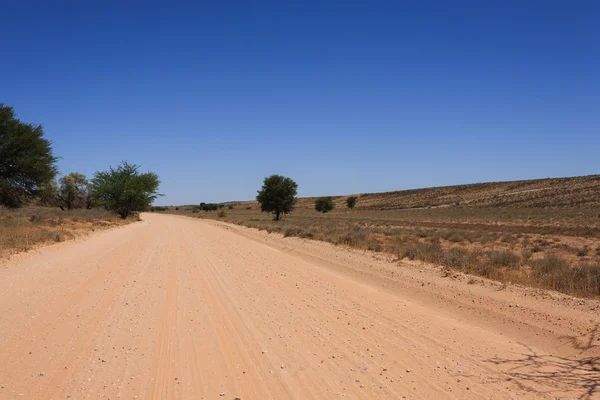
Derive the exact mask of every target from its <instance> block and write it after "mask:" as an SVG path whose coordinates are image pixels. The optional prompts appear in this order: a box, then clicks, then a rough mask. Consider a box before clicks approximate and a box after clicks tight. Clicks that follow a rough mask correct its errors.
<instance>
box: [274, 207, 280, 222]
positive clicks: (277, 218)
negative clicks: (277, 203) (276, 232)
mask: <svg viewBox="0 0 600 400" xmlns="http://www.w3.org/2000/svg"><path fill="white" fill-rule="evenodd" d="M280 214H281V212H280V211H279V210H277V211H275V221H279V215H280Z"/></svg>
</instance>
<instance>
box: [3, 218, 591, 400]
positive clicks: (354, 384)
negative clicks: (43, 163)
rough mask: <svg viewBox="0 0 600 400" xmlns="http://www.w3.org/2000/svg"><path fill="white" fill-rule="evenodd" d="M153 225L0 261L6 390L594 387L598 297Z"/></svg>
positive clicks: (310, 245) (298, 392) (311, 394)
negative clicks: (576, 296) (475, 281)
mask: <svg viewBox="0 0 600 400" xmlns="http://www.w3.org/2000/svg"><path fill="white" fill-rule="evenodd" d="M142 219H143V221H142V222H138V223H135V224H131V225H128V226H125V227H122V228H120V229H116V230H111V231H105V232H98V233H95V234H94V235H92V236H90V237H89V238H88V239H86V240H83V241H77V242H65V243H60V244H56V245H54V246H49V247H45V248H41V249H37V250H33V251H31V252H28V253H22V254H20V255H17V256H15V257H13V258H12V259H11V260H9V261H5V262H4V263H3V264H0V358H1V360H0V361H1V362H0V398H2V399H23V398H24V399H65V398H70V399H84V398H92V399H100V398H110V399H115V398H126V399H135V398H138V399H202V398H204V399H221V398H224V399H235V398H240V399H286V398H296V399H309V398H316V399H334V398H343V397H347V398H361V399H373V398H381V399H383V398H388V399H401V398H407V399H419V398H420V399H444V398H448V399H457V398H458V399H517V398H519V399H522V398H540V399H556V398H565V399H566V398H579V399H588V398H597V397H598V394H599V393H598V390H599V388H598V385H599V382H600V364H599V361H598V360H599V357H600V347H599V345H598V343H600V341H599V340H600V335H599V332H598V324H600V318H599V317H598V310H599V309H600V308H599V306H600V304H599V303H598V302H597V301H594V300H578V299H573V298H570V297H567V296H564V295H559V294H556V293H551V292H544V291H539V290H534V289H527V288H521V287H516V286H514V285H509V286H507V287H504V286H501V285H499V284H496V283H494V282H491V281H487V280H481V281H480V282H478V284H475V285H473V284H469V278H468V277H466V276H463V275H462V274H457V275H456V276H453V277H450V276H446V277H444V276H442V275H441V274H440V272H439V269H437V268H434V267H430V266H429V265H427V264H421V263H419V262H414V261H405V262H400V263H399V262H396V261H394V260H393V258H392V257H390V256H387V255H385V254H383V253H373V252H368V251H367V252H365V251H358V250H352V249H348V248H344V247H340V246H334V245H332V244H330V243H324V242H318V241H310V240H304V239H300V238H292V237H288V238H284V237H282V236H281V235H272V234H268V233H266V232H265V231H262V232H260V231H257V230H254V229H249V228H245V227H240V226H235V225H228V224H223V223H221V222H218V221H208V220H198V219H191V218H185V217H181V216H173V215H157V214H145V215H143V216H142Z"/></svg>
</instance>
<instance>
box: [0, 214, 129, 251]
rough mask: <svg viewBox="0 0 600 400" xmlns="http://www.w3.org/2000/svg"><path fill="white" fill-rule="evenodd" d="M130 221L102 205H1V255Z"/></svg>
mask: <svg viewBox="0 0 600 400" xmlns="http://www.w3.org/2000/svg"><path fill="white" fill-rule="evenodd" d="M131 221H133V220H131V219H130V220H122V219H121V218H119V217H118V216H116V215H114V214H112V213H110V212H108V211H105V210H101V209H91V210H88V209H76V210H75V209H74V210H70V211H61V210H60V209H58V208H51V207H37V206H25V207H22V208H19V209H16V210H11V209H7V208H4V207H0V258H2V257H6V256H9V255H11V254H14V253H18V252H21V251H27V250H30V249H32V248H34V247H36V246H38V245H41V244H44V243H55V242H62V241H65V240H69V239H73V238H75V237H77V236H79V235H81V234H85V233H89V232H93V231H95V230H99V229H106V228H110V227H114V226H119V225H122V224H126V223H129V222H131Z"/></svg>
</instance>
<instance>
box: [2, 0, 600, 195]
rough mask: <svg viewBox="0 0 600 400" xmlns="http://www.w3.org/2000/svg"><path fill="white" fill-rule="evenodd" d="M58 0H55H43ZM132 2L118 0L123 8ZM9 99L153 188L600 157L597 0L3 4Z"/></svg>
mask: <svg viewBox="0 0 600 400" xmlns="http://www.w3.org/2000/svg"><path fill="white" fill-rule="evenodd" d="M50 3H53V4H50ZM125 3H126V5H124V4H125ZM0 20H1V23H0V44H1V46H0V49H1V53H0V54H1V55H0V102H3V103H5V104H7V105H11V106H13V107H14V108H15V110H16V112H17V114H18V115H19V117H20V118H21V119H23V120H25V121H30V122H35V123H42V124H43V125H44V127H45V132H46V134H47V136H48V137H49V138H50V139H51V140H52V141H53V142H54V148H55V152H56V154H57V155H59V156H61V157H62V159H61V160H60V163H59V167H60V170H61V173H68V172H70V171H79V172H82V173H85V174H86V175H88V176H91V175H93V173H94V171H97V170H99V169H106V168H107V167H108V166H110V165H113V166H114V165H116V164H117V163H118V162H119V161H121V160H125V159H126V160H128V161H130V162H133V163H136V164H140V165H141V166H142V167H143V169H144V170H152V171H155V172H157V173H158V174H159V175H160V177H161V180H162V185H161V191H162V192H163V193H165V195H166V196H165V197H163V198H161V199H160V200H159V201H157V203H158V204H184V203H185V204H189V203H199V202H201V201H206V202H208V201H225V200H244V199H250V198H253V197H254V196H255V195H256V190H257V189H258V188H259V187H260V185H261V183H262V179H263V178H264V177H265V176H267V175H270V174H273V173H279V174H283V175H287V176H290V177H292V178H294V179H295V180H296V181H297V182H298V184H299V194H300V195H301V196H316V195H327V194H332V195H335V194H347V193H358V192H375V191H388V190H398V189H407V188H415V187H426V186H434V185H450V184H458V183H470V182H481V181H495V180H513V179H525V178H539V177H556V176H572V175H584V174H593V173H599V172H600V168H599V167H600V22H599V21H600V2H599V1H596V0H590V1H577V0H575V1H553V0H545V1H527V0H519V1H510V0H503V1H481V0H478V1H459V0H457V1H445V0H443V1H442V0H440V1H413V2H402V1H390V2H377V1H373V2H369V1H361V2H353V1H350V2H341V1H335V2H333V1H332V2H327V1H325V2H323V1H314V2H313V1H298V2H282V1H273V2H259V1H239V2H236V1H214V2H208V1H207V2H189V3H187V4H186V3H181V2H162V4H158V3H153V2H149V1H145V2H137V3H134V2H130V1H128V2H121V1H114V2H113V1H103V2H92V1H80V0H77V1H69V2H64V1H62V2H61V1H54V2H48V1H40V2H38V3H36V2H35V1H21V2H17V1H8V2H5V3H3V5H2V8H1V14H0Z"/></svg>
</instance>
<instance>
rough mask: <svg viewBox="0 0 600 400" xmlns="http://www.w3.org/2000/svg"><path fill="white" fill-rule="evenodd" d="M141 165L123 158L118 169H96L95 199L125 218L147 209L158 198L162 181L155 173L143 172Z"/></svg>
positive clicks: (93, 196) (93, 180)
mask: <svg viewBox="0 0 600 400" xmlns="http://www.w3.org/2000/svg"><path fill="white" fill-rule="evenodd" d="M139 168H140V167H139V166H138V165H134V164H129V163H127V161H123V162H122V163H121V164H119V166H118V167H117V168H116V169H114V168H112V167H110V169H109V170H108V171H102V172H96V174H95V175H94V179H92V198H93V199H94V201H97V202H98V203H99V204H101V205H102V206H103V207H104V208H106V209H107V210H109V211H112V212H115V213H117V214H118V215H119V216H120V217H121V218H123V219H125V218H127V217H128V216H130V215H132V214H134V213H137V212H139V211H146V210H148V209H149V208H150V204H152V202H153V201H154V200H155V199H156V198H157V197H158V196H160V194H159V193H158V185H159V184H160V180H159V179H158V175H156V174H155V173H154V172H146V173H143V174H141V173H140V172H139V171H138V170H139Z"/></svg>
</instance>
